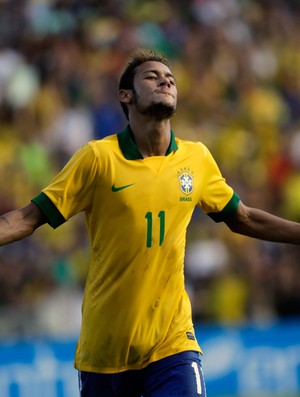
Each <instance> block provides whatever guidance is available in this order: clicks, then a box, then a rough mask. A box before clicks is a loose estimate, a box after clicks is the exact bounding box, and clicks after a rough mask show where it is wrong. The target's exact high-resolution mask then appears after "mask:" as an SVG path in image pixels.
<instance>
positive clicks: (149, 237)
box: [145, 211, 166, 248]
mask: <svg viewBox="0 0 300 397" xmlns="http://www.w3.org/2000/svg"><path fill="white" fill-rule="evenodd" d="M157 216H158V218H159V246H161V245H162V243H163V242H164V238H165V221H166V215H165V211H160V212H159V213H158V215H157ZM145 218H146V220H147V236H146V247H147V248H150V247H152V230H153V216H152V212H147V214H146V215H145Z"/></svg>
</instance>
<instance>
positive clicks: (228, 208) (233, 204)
mask: <svg viewBox="0 0 300 397" xmlns="http://www.w3.org/2000/svg"><path fill="white" fill-rule="evenodd" d="M202 167H203V172H202V187H201V194H200V200H199V203H198V205H199V207H201V208H202V209H203V211H204V212H205V213H206V214H208V215H209V216H210V217H211V218H212V219H213V220H214V221H216V222H221V221H223V220H224V219H225V218H227V217H228V216H230V215H231V214H233V213H235V212H236V211H237V206H238V202H239V200H240V198H239V196H238V195H237V194H236V193H235V192H234V190H233V189H232V187H231V186H229V185H228V184H227V182H226V180H225V178H224V177H223V176H222V174H221V172H220V169H219V167H218V165H217V163H216V162H215V160H214V158H213V156H212V155H211V153H210V152H209V150H208V149H207V148H206V147H205V149H204V156H203V164H202Z"/></svg>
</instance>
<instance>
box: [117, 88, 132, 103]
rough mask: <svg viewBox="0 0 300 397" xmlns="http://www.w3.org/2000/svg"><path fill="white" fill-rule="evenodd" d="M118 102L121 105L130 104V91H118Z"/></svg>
mask: <svg viewBox="0 0 300 397" xmlns="http://www.w3.org/2000/svg"><path fill="white" fill-rule="evenodd" d="M119 101H120V102H122V103H131V102H132V90H123V89H122V90H120V91H119Z"/></svg>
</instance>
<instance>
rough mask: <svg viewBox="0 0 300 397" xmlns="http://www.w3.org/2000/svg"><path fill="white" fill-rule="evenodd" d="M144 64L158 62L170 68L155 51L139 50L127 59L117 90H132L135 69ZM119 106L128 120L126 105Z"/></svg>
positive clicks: (164, 58) (164, 57)
mask: <svg viewBox="0 0 300 397" xmlns="http://www.w3.org/2000/svg"><path fill="white" fill-rule="evenodd" d="M145 62H160V63H163V64H164V65H166V66H168V67H169V66H170V64H169V61H168V59H167V58H166V56H165V55H164V54H162V53H160V52H158V51H155V50H144V49H139V50H137V51H136V52H135V53H134V54H133V55H132V57H131V58H130V59H129V61H128V63H127V66H126V68H125V69H124V71H123V73H122V75H121V77H120V80H119V90H133V89H134V84H133V81H134V76H135V73H136V68H137V67H138V66H140V65H142V64H143V63H145ZM121 106H122V109H123V112H124V113H125V116H126V118H127V120H128V108H127V106H126V104H125V103H122V102H121Z"/></svg>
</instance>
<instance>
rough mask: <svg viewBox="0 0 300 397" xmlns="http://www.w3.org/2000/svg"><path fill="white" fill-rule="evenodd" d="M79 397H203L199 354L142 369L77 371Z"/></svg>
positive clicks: (191, 352)
mask: <svg viewBox="0 0 300 397" xmlns="http://www.w3.org/2000/svg"><path fill="white" fill-rule="evenodd" d="M78 377H79V390H80V397H206V391H205V383H204V377H203V372H202V367H201V360H200V354H199V353H197V352H194V351H186V352H183V353H178V354H175V355H173V356H170V357H166V358H164V359H162V360H159V361H155V362H153V363H151V364H149V365H148V366H147V367H146V368H144V369H141V370H131V371H124V372H120V373H117V374H97V373H92V372H82V371H79V373H78Z"/></svg>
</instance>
